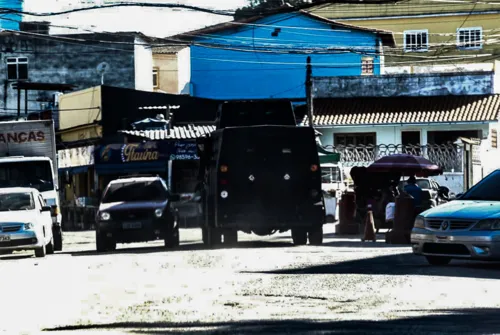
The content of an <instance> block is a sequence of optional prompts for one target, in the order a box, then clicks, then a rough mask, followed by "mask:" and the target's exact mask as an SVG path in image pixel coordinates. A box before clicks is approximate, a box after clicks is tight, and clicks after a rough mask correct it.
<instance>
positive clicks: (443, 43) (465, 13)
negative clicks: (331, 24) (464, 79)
mask: <svg viewBox="0 0 500 335" xmlns="http://www.w3.org/2000/svg"><path fill="white" fill-rule="evenodd" d="M314 14H316V15H319V16H323V17H326V18H331V19H335V20H338V21H339V22H343V23H348V24H353V25H356V26H362V27H370V28H379V29H384V30H389V31H393V32H394V37H395V38H396V43H397V46H398V49H394V50H391V51H390V54H391V55H387V56H386V64H387V65H389V66H391V65H392V64H394V65H396V63H399V65H401V62H408V63H409V64H408V65H410V64H413V63H414V62H415V61H420V62H422V61H425V57H430V56H435V55H436V54H437V55H439V56H440V57H442V61H436V60H433V61H432V63H433V64H436V63H441V64H449V62H450V59H446V57H447V56H457V55H460V56H475V55H481V54H482V55H486V57H479V58H470V59H457V60H456V62H459V63H471V62H473V63H477V62H482V61H484V62H492V60H491V56H489V55H488V54H493V55H496V54H498V53H499V52H500V45H499V44H498V43H496V42H494V40H496V39H497V35H498V31H497V30H496V29H497V28H498V22H500V7H499V6H498V5H497V4H494V3H488V2H484V3H474V2H472V1H469V2H465V1H463V2H462V3H459V2H458V1H456V2H453V3H445V2H442V3H439V2H433V3H432V4H431V3H429V2H428V1H427V0H412V1H409V2H406V3H402V2H398V3H393V4H352V5H348V4H344V5H341V6H338V5H335V4H334V5H330V6H321V7H320V8H315V9H314ZM460 27H462V28H469V27H482V28H483V37H484V39H486V41H490V42H492V43H489V44H483V47H482V48H481V49H478V50H460V49H458V48H457V46H456V42H457V38H456V35H455V34H456V32H457V28H460ZM423 29H427V30H428V31H429V34H430V35H429V44H430V45H431V48H430V51H429V52H411V53H407V52H404V51H403V49H402V48H403V38H404V34H403V32H404V31H405V30H423ZM392 55H394V56H392ZM421 56H423V58H419V57H421Z"/></svg>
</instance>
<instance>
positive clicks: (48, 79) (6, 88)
mask: <svg viewBox="0 0 500 335" xmlns="http://www.w3.org/2000/svg"><path fill="white" fill-rule="evenodd" d="M71 38H83V39H86V40H92V39H96V40H116V41H124V42H133V41H134V38H133V37H121V36H116V37H115V36H113V35H109V34H104V35H94V34H83V35H72V36H71ZM0 51H1V55H0V61H1V64H3V65H2V66H4V69H5V70H3V71H0V83H2V84H3V85H2V87H1V88H0V113H3V114H2V115H5V114H6V113H10V114H16V113H17V91H16V90H14V89H12V87H11V85H12V83H13V81H9V80H7V71H6V68H5V66H6V65H5V61H6V58H8V57H27V58H28V62H29V65H28V78H29V81H30V82H42V83H59V84H73V85H75V86H76V88H75V90H80V89H85V88H89V87H93V86H97V85H100V84H101V76H100V75H99V74H98V73H97V71H96V67H97V65H98V64H99V63H101V62H107V63H108V64H109V65H110V68H111V70H110V71H109V72H108V73H106V75H105V83H106V84H107V85H112V86H117V87H124V88H135V64H134V46H133V45H128V44H114V43H109V44H106V43H98V42H92V43H78V42H75V41H63V40H61V41H56V40H55V39H53V38H52V39H50V40H47V39H41V38H40V39H34V38H26V37H23V36H14V35H12V34H5V33H4V34H0ZM148 76H149V79H151V65H150V67H149V68H148ZM54 93H55V92H43V91H30V92H29V96H28V100H29V101H28V102H29V105H28V108H29V109H30V110H32V111H39V110H40V108H41V103H42V102H40V101H37V100H45V104H48V103H50V102H52V101H53V94H54ZM21 103H22V104H21V106H22V109H23V112H24V96H22V99H21Z"/></svg>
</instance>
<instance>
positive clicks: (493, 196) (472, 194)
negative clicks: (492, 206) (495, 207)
mask: <svg viewBox="0 0 500 335" xmlns="http://www.w3.org/2000/svg"><path fill="white" fill-rule="evenodd" d="M499 187H500V170H497V171H494V172H492V173H491V174H489V175H487V176H486V177H485V178H484V179H483V180H481V181H480V182H479V183H477V184H476V185H474V186H473V187H472V188H471V189H469V190H468V191H467V192H466V193H464V195H462V197H460V200H485V201H500V192H498V188H499Z"/></svg>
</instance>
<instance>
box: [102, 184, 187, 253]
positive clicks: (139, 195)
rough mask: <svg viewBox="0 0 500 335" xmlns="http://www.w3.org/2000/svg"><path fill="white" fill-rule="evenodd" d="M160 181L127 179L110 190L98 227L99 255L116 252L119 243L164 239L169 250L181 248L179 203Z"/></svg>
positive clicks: (103, 198) (107, 191)
mask: <svg viewBox="0 0 500 335" xmlns="http://www.w3.org/2000/svg"><path fill="white" fill-rule="evenodd" d="M178 198H179V196H178V195H172V194H170V192H169V189H168V187H167V185H166V183H165V181H164V180H163V179H161V178H160V177H127V178H122V179H117V180H113V181H111V182H110V183H109V185H108V186H107V187H106V189H105V191H104V193H103V197H102V200H101V203H100V205H99V210H98V212H97V217H96V223H97V229H96V247H97V251H98V252H102V251H112V250H115V249H116V244H117V243H133V242H147V241H154V240H158V239H163V240H164V242H165V246H166V247H168V248H172V247H175V246H177V245H179V226H178V220H177V213H176V211H175V209H174V208H173V206H172V202H174V201H178V200H179V199H178Z"/></svg>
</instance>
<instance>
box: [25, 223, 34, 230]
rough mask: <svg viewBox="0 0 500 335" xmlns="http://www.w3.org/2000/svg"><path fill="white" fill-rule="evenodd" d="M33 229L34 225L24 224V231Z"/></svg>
mask: <svg viewBox="0 0 500 335" xmlns="http://www.w3.org/2000/svg"><path fill="white" fill-rule="evenodd" d="M33 228H35V225H34V224H33V223H31V222H28V223H25V224H24V229H25V230H31V229H33Z"/></svg>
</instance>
